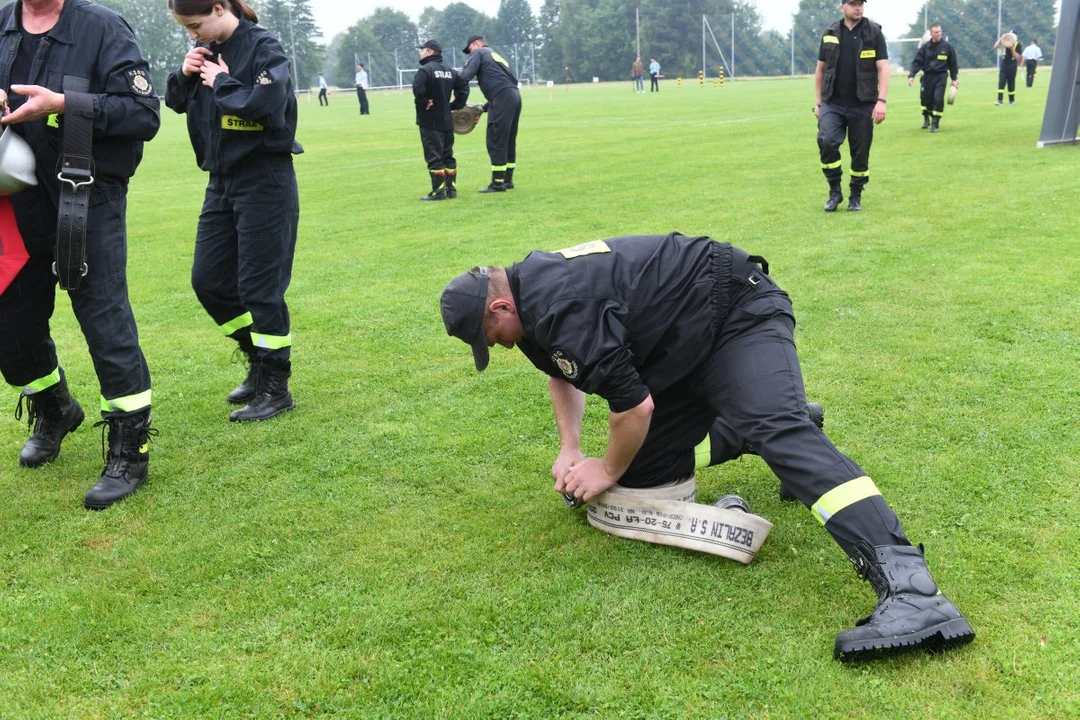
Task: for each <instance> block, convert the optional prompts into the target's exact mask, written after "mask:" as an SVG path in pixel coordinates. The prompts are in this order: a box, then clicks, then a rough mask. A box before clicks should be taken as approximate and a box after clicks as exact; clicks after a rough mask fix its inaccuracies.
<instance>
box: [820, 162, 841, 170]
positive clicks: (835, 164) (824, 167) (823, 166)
mask: <svg viewBox="0 0 1080 720" xmlns="http://www.w3.org/2000/svg"><path fill="white" fill-rule="evenodd" d="M841 163H842V161H840V160H837V161H836V162H831V163H821V169H822V170H832V169H833V168H838V167H840V165H841Z"/></svg>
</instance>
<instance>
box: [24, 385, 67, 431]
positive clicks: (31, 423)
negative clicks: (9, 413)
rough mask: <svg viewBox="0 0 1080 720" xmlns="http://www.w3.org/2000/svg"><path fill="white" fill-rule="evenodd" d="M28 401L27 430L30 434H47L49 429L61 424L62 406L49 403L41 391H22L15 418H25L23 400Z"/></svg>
mask: <svg viewBox="0 0 1080 720" xmlns="http://www.w3.org/2000/svg"><path fill="white" fill-rule="evenodd" d="M24 400H25V402H26V432H27V433H28V434H30V435H39V434H40V435H47V434H49V431H50V430H51V429H52V428H53V427H55V426H56V425H58V424H59V422H60V418H61V417H62V416H63V412H62V411H61V409H60V406H59V405H58V404H55V403H49V402H48V401H47V400H45V398H43V397H40V393H33V394H27V393H25V392H24V393H20V394H19V402H18V404H17V405H16V406H15V419H16V420H22V418H23V401H24Z"/></svg>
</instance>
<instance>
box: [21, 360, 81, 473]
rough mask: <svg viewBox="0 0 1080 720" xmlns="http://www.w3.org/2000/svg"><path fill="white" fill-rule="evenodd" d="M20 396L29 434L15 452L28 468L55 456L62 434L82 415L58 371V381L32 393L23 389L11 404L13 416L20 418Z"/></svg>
mask: <svg viewBox="0 0 1080 720" xmlns="http://www.w3.org/2000/svg"><path fill="white" fill-rule="evenodd" d="M24 400H25V402H26V408H27V423H26V424H27V428H28V429H29V430H30V431H31V434H30V437H29V439H27V441H26V444H25V445H23V449H22V452H20V453H19V464H20V465H22V466H23V467H28V468H36V467H41V466H42V465H44V464H45V463H48V462H52V461H53V460H55V459H56V456H57V455H59V454H60V443H61V442H62V441H63V440H64V436H65V435H67V434H68V433H70V432H74V431H75V429H76V428H78V427H79V425H81V424H82V421H83V418H84V417H85V416H84V414H83V409H82V407H80V406H79V403H78V402H76V400H75V398H73V397H72V396H71V393H70V392H68V387H67V380H65V379H64V376H63V375H62V374H61V376H60V382H58V383H57V384H55V385H53V386H52V387H50V388H46V389H44V390H40V391H38V392H36V393H32V394H28V393H27V392H26V391H25V390H24V391H23V394H22V395H20V396H19V404H18V405H17V406H16V408H15V419H16V420H22V416H23V401H24Z"/></svg>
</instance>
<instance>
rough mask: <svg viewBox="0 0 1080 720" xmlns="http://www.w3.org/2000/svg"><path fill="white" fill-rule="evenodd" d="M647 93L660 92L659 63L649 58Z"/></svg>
mask: <svg viewBox="0 0 1080 720" xmlns="http://www.w3.org/2000/svg"><path fill="white" fill-rule="evenodd" d="M649 78H650V80H649V92H660V63H658V62H656V58H649Z"/></svg>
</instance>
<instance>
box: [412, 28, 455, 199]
mask: <svg viewBox="0 0 1080 720" xmlns="http://www.w3.org/2000/svg"><path fill="white" fill-rule="evenodd" d="M417 49H418V50H419V51H420V69H419V70H417V71H416V75H415V76H414V77H413V84H412V91H413V99H414V100H415V101H416V124H417V125H419V126H420V142H421V143H422V144H423V146H424V160H426V161H427V166H428V173H429V174H430V175H431V192H430V193H428V194H427V195H424V196H423V197H422V198H420V199H421V200H445V199H446V198H455V197H457V160H455V159H454V118H453V116H452V115H451V114H450V112H451V111H452V110H458V109H460V108H463V107H465V101H466V100H468V99H469V83H468V82H467V81H466V80H464V79H463V78H462V77H461V75H460V74H459V73H458V71H457V70H455V69H454V68H452V67H450V66H448V65H443V59H442V45H440V44H439V41H438V40H428V41H427V42H425V43H424V44H423V45H420V46H419V47H418V48H417ZM451 93H453V96H454V100H453V102H451V101H450V95H451Z"/></svg>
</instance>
